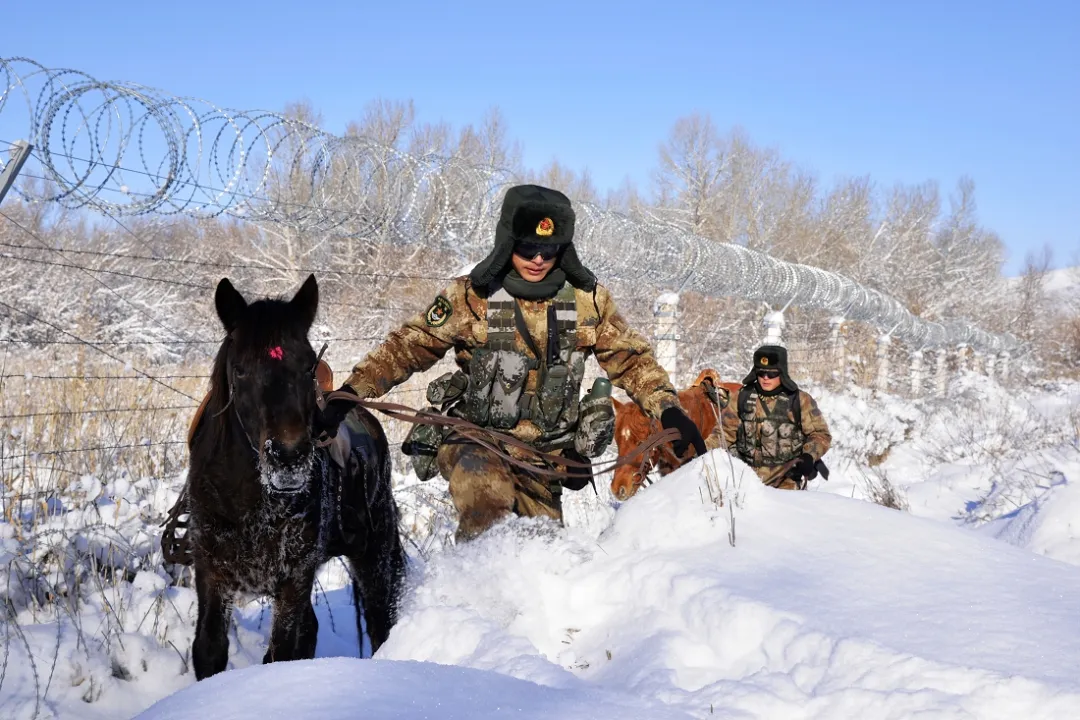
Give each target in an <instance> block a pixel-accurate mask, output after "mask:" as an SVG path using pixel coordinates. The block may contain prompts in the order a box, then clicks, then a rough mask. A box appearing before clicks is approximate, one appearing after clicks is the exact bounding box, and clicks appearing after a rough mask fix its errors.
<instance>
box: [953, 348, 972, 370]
mask: <svg viewBox="0 0 1080 720" xmlns="http://www.w3.org/2000/svg"><path fill="white" fill-rule="evenodd" d="M969 369H971V366H970V365H969V364H968V354H967V345H964V344H963V343H961V344H959V345H957V346H956V372H957V373H962V372H964V371H965V370H969Z"/></svg>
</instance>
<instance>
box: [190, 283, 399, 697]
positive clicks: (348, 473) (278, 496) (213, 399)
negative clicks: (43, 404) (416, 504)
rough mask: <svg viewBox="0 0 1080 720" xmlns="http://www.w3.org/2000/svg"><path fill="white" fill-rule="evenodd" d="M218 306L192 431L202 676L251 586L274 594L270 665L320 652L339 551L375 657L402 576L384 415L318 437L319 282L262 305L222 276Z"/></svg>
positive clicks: (222, 656) (213, 664)
mask: <svg viewBox="0 0 1080 720" xmlns="http://www.w3.org/2000/svg"><path fill="white" fill-rule="evenodd" d="M214 301H215V305H216V308H217V314H218V317H219V318H220V319H221V323H222V325H223V326H224V328H225V332H226V338H225V340H224V342H223V343H222V344H221V348H220V349H219V350H218V353H217V357H216V358H215V360H214V369H213V375H212V376H211V381H210V395H209V397H208V398H207V400H206V403H205V413H204V414H203V416H202V418H201V419H200V420H199V421H198V425H197V427H196V428H195V429H194V432H193V433H192V436H191V443H190V449H191V467H190V470H189V475H188V486H187V510H188V512H189V513H190V520H189V523H190V530H189V531H188V538H190V548H191V560H192V562H193V565H194V570H195V589H196V592H197V594H198V603H199V612H198V624H197V626H196V629H195V642H194V645H193V646H192V660H193V662H194V666H195V677H196V678H197V679H199V680H202V679H203V678H206V677H209V676H211V675H214V674H215V673H219V672H221V671H222V670H224V669H225V667H226V665H227V663H228V657H229V640H228V636H227V634H226V632H227V629H228V626H229V618H230V613H231V609H232V605H233V603H234V601H235V599H236V598H237V597H238V596H239V595H241V594H254V595H269V596H271V597H272V598H273V615H274V622H273V628H272V630H271V635H270V646H269V648H268V649H267V651H266V655H265V656H264V657H263V662H264V663H266V662H273V661H277V660H298V659H304V658H311V657H314V655H315V643H316V637H317V633H318V621H317V620H316V617H315V611H314V609H313V608H312V606H311V590H312V585H313V584H314V580H315V572H316V570H317V569H318V568H319V566H320V565H322V564H323V563H324V562H326V561H327V560H329V559H330V558H333V557H336V556H344V557H345V558H346V560H347V562H348V565H349V568H350V570H351V572H352V579H353V596H354V599H355V601H356V623H357V628H358V631H359V636H360V638H361V642H362V639H363V630H364V626H365V625H366V630H367V634H368V637H369V638H370V640H371V649H372V652H374V651H376V650H378V648H379V646H380V645H381V644H382V643H383V642H384V641H385V640H386V638H387V635H388V634H389V633H390V628H391V627H392V626H393V624H394V622H395V620H396V617H397V603H398V599H399V596H400V593H401V588H402V583H403V580H404V574H405V553H404V550H403V548H402V544H401V539H400V537H399V535H398V511H397V506H396V505H395V503H394V498H393V495H392V494H391V488H390V454H389V448H388V446H387V442H386V435H385V434H384V433H383V430H382V427H381V426H380V425H379V422H378V421H377V420H376V419H375V418H374V417H373V416H372V415H371V414H370V413H369V412H367V411H366V410H364V409H362V408H359V407H358V408H357V409H356V410H354V411H353V412H352V413H351V414H350V416H349V417H348V418H347V419H346V421H345V422H344V423H342V424H341V426H340V427H339V429H338V435H337V438H336V439H335V441H334V443H332V444H331V445H330V446H329V447H320V446H318V445H317V444H316V443H315V442H314V441H313V439H312V434H311V427H312V421H313V418H314V416H315V413H316V412H317V402H316V393H317V392H318V391H317V389H316V388H317V386H316V377H315V375H316V359H317V358H316V354H315V351H314V350H313V349H312V347H311V344H310V343H309V342H308V337H307V335H308V330H309V328H310V327H311V324H312V322H313V321H314V320H315V313H316V311H317V309H318V304H319V288H318V284H317V283H316V282H315V277H314V276H309V277H308V279H307V281H306V282H305V283H304V284H303V286H302V287H301V288H300V290H299V291H298V292H297V293H296V295H295V297H293V298H292V299H291V300H288V301H286V300H277V299H264V300H259V301H257V302H253V303H251V304H248V303H247V301H246V300H244V298H243V297H242V296H241V295H240V293H239V292H237V291H236V290H235V289H234V288H233V286H232V284H231V283H230V282H229V281H228V279H223V280H222V281H221V282H220V283H218V286H217V292H216V294H215V297H214ZM361 613H362V615H363V622H364V624H363V625H362V624H361Z"/></svg>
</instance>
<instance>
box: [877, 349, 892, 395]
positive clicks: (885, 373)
mask: <svg viewBox="0 0 1080 720" xmlns="http://www.w3.org/2000/svg"><path fill="white" fill-rule="evenodd" d="M891 344H892V338H890V337H889V336H888V335H879V336H878V340H877V352H876V353H875V354H876V355H877V382H876V383H875V386H876V388H877V389H878V390H879V391H880V392H888V390H889V345H891Z"/></svg>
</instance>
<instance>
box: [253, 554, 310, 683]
mask: <svg viewBox="0 0 1080 720" xmlns="http://www.w3.org/2000/svg"><path fill="white" fill-rule="evenodd" d="M314 584H315V576H314V574H307V575H305V576H304V577H303V578H300V579H297V580H291V581H287V582H284V583H282V584H281V586H280V587H279V588H278V591H277V594H275V595H274V626H273V629H272V630H271V631H270V646H269V647H268V648H267V649H266V655H264V656H263V663H264V664H265V663H272V662H280V661H282V660H309V659H311V658H313V657H315V645H316V643H317V641H318V637H319V620H318V618H316V617H315V608H313V607H312V606H311V588H312V586H313V585H314Z"/></svg>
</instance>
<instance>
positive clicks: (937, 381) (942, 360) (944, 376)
mask: <svg viewBox="0 0 1080 720" xmlns="http://www.w3.org/2000/svg"><path fill="white" fill-rule="evenodd" d="M948 359H949V351H948V350H946V349H945V348H940V349H938V351H937V358H936V359H935V363H934V390H935V391H936V393H937V396H938V397H945V388H946V387H947V386H948V371H949V364H948Z"/></svg>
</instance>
